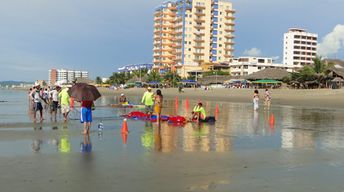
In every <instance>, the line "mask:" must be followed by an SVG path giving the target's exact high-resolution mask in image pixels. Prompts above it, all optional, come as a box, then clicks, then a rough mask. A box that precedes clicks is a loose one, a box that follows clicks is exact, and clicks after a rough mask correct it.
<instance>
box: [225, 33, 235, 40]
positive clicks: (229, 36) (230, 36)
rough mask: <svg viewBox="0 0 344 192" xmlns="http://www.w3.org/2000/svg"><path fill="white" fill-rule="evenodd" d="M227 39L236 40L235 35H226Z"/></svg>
mask: <svg viewBox="0 0 344 192" xmlns="http://www.w3.org/2000/svg"><path fill="white" fill-rule="evenodd" d="M225 38H227V39H234V35H229V34H226V35H225Z"/></svg>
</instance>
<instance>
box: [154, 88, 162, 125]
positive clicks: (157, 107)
mask: <svg viewBox="0 0 344 192" xmlns="http://www.w3.org/2000/svg"><path fill="white" fill-rule="evenodd" d="M163 98H164V97H163V96H162V94H161V90H160V89H158V90H157V91H156V95H155V97H154V112H155V114H156V116H157V121H158V122H159V121H160V115H161V108H162V102H163Z"/></svg>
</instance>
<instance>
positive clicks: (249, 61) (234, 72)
mask: <svg viewBox="0 0 344 192" xmlns="http://www.w3.org/2000/svg"><path fill="white" fill-rule="evenodd" d="M229 67H230V73H231V76H246V75H250V74H251V73H254V72H258V71H260V70H263V69H267V68H279V69H286V70H287V71H290V72H292V71H293V69H294V66H290V65H285V64H277V63H273V59H272V58H268V57H239V58H235V59H233V60H232V61H231V62H230V63H229Z"/></svg>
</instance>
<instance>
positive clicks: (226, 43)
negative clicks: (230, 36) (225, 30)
mask: <svg viewBox="0 0 344 192" xmlns="http://www.w3.org/2000/svg"><path fill="white" fill-rule="evenodd" d="M234 44H235V43H234V42H232V41H226V42H225V45H234Z"/></svg>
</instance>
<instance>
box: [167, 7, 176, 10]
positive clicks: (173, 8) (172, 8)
mask: <svg viewBox="0 0 344 192" xmlns="http://www.w3.org/2000/svg"><path fill="white" fill-rule="evenodd" d="M168 9H169V10H171V11H177V7H169V8H168Z"/></svg>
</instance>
